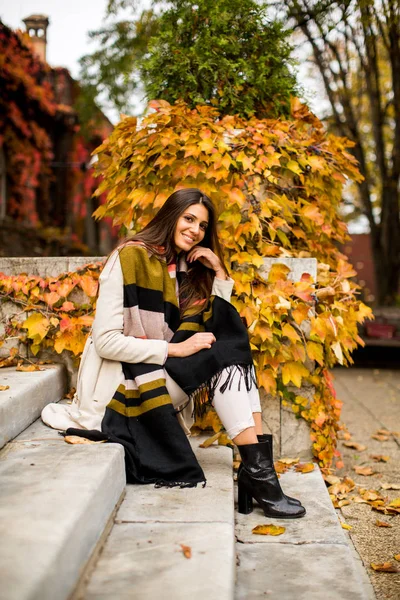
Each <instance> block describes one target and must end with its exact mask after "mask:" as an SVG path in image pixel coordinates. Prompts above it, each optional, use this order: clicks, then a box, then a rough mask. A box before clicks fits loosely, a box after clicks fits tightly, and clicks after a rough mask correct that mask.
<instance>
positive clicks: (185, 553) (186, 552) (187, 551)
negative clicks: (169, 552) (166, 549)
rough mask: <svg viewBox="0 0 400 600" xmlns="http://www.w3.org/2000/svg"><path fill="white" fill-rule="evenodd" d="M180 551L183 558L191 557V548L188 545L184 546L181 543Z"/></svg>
mask: <svg viewBox="0 0 400 600" xmlns="http://www.w3.org/2000/svg"><path fill="white" fill-rule="evenodd" d="M181 548H182V553H183V556H184V557H185V558H192V549H191V547H190V546H185V544H181Z"/></svg>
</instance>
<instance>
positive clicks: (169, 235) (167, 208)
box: [130, 188, 228, 312]
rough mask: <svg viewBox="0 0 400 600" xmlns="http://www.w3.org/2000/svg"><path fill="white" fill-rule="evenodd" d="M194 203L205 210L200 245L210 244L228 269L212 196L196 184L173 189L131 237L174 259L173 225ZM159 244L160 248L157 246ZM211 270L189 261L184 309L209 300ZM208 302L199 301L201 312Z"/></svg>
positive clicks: (184, 284)
mask: <svg viewBox="0 0 400 600" xmlns="http://www.w3.org/2000/svg"><path fill="white" fill-rule="evenodd" d="M193 204H203V205H204V206H205V208H206V209H207V211H208V226H207V229H206V232H205V235H204V238H203V240H202V241H201V246H204V247H205V248H210V249H211V250H212V251H213V252H214V253H215V254H216V255H217V256H218V258H219V259H220V261H221V264H222V267H223V269H224V271H225V273H226V274H227V275H228V271H227V269H226V266H225V264H224V261H223V257H222V250H221V246H220V243H219V240H218V234H217V217H216V214H215V208H214V205H213V203H212V201H211V199H210V198H209V197H208V196H206V194H204V193H203V192H202V191H201V190H199V189H197V188H184V189H181V190H177V191H176V192H173V193H172V194H171V195H170V196H169V197H168V198H167V200H166V201H165V203H164V204H163V206H162V207H161V208H160V210H159V211H158V213H157V214H156V215H155V217H154V218H153V219H152V220H151V221H150V223H149V224H148V225H146V227H145V228H144V229H142V231H140V232H139V233H137V234H136V235H134V236H133V237H131V238H130V240H134V241H140V242H142V243H143V244H144V245H145V246H146V247H147V248H148V249H149V250H150V251H151V252H153V253H155V254H156V255H158V256H160V258H161V257H162V258H165V260H166V261H167V263H168V264H169V263H171V262H173V261H174V260H176V250H175V246H174V233H175V227H176V224H177V222H178V219H179V217H180V216H181V215H182V214H183V213H184V212H185V210H187V208H189V206H191V205H193ZM160 246H161V247H162V248H163V249H162V250H160ZM213 280H214V271H212V270H211V269H208V268H207V267H205V266H204V265H203V264H202V263H201V262H200V261H198V260H196V261H194V262H193V263H191V264H190V265H188V274H187V277H186V278H185V279H184V281H183V282H182V285H181V288H180V294H181V296H182V298H183V299H184V303H183V306H182V308H183V309H184V310H186V309H187V308H189V307H192V306H193V305H196V304H197V303H198V302H199V301H200V302H201V301H202V300H206V301H207V300H208V298H209V297H210V294H211V288H212V283H213ZM206 304H207V302H201V304H198V307H199V308H198V310H196V311H195V312H200V311H201V310H202V309H203V308H205V306H206Z"/></svg>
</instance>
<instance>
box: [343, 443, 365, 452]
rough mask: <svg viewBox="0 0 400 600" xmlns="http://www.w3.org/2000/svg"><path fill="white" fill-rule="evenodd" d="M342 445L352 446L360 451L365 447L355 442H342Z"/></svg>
mask: <svg viewBox="0 0 400 600" xmlns="http://www.w3.org/2000/svg"><path fill="white" fill-rule="evenodd" d="M343 446H346V448H354V450H358V452H362V451H363V450H366V448H367V446H364V445H363V444H357V442H343Z"/></svg>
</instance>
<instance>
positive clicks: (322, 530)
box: [235, 465, 375, 600]
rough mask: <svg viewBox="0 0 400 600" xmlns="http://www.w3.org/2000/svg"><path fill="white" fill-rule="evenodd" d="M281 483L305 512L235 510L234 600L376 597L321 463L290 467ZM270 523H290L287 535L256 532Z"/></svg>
mask: <svg viewBox="0 0 400 600" xmlns="http://www.w3.org/2000/svg"><path fill="white" fill-rule="evenodd" d="M280 482H281V485H282V488H283V490H284V491H285V492H286V493H287V494H288V495H289V496H292V497H295V498H298V499H299V500H301V502H302V504H303V505H304V506H305V507H306V509H307V514H306V515H305V517H303V518H301V519H293V520H287V519H271V518H266V517H265V516H264V513H263V512H262V510H261V508H260V507H258V505H257V504H256V503H255V504H254V511H253V512H252V513H251V514H250V515H240V514H239V513H238V512H237V511H236V536H237V544H236V551H237V554H238V559H239V560H238V564H239V566H238V571H237V586H236V593H235V600H256V599H259V598H262V597H268V598H284V599H285V600H321V599H322V598H323V599H324V600H373V599H374V598H375V595H374V592H373V589H372V586H371V584H370V582H369V578H368V576H367V574H366V572H365V570H364V569H363V567H362V565H361V564H360V562H359V560H357V557H356V556H355V551H354V549H353V548H352V547H351V546H350V544H349V541H348V537H347V536H346V534H345V532H344V530H343V529H342V527H341V524H340V522H339V519H338V516H337V514H336V512H335V509H334V508H333V505H332V502H331V499H330V498H329V494H328V491H327V489H326V485H325V482H324V480H323V478H322V475H321V472H320V470H319V469H318V467H317V465H315V469H314V471H313V472H311V473H305V474H302V473H297V472H295V471H292V470H290V471H287V472H286V473H285V474H283V475H281V478H280ZM268 523H272V524H274V525H280V526H283V527H286V531H285V533H283V534H282V535H280V536H276V537H272V536H263V535H256V534H253V533H252V529H253V528H254V527H255V526H256V525H264V524H268ZM357 556H358V555H357Z"/></svg>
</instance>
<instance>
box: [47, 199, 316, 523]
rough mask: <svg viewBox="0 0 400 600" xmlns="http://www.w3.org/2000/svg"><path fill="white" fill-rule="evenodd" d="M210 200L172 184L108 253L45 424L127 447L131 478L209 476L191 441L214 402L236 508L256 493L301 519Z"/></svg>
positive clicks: (189, 482) (191, 480) (160, 480)
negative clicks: (267, 427) (85, 335)
mask: <svg viewBox="0 0 400 600" xmlns="http://www.w3.org/2000/svg"><path fill="white" fill-rule="evenodd" d="M232 287H233V280H232V279H230V278H229V276H228V273H227V269H226V267H225V265H224V263H223V259H222V252H221V249H220V245H219V242H218V237H217V230H216V216H215V210H214V207H213V204H212V202H211V200H210V199H209V198H208V197H207V196H206V195H205V194H203V193H202V192H201V191H200V190H198V189H194V188H189V189H182V190H178V191H176V192H174V193H173V194H172V195H171V196H170V197H169V198H168V199H167V201H166V202H165V204H164V205H163V207H162V208H161V209H160V211H159V212H158V213H157V214H156V216H155V217H154V219H153V220H152V221H151V222H150V223H149V224H148V225H147V226H146V227H145V228H144V229H143V230H142V231H141V232H140V233H138V234H137V235H135V236H134V237H133V238H131V239H130V240H129V241H128V242H125V243H124V244H122V245H121V246H119V248H118V249H117V250H116V251H114V252H113V253H112V254H111V256H110V257H109V259H108V261H107V262H106V265H105V267H104V269H103V271H102V273H101V276H100V292H99V297H98V301H97V306H96V316H95V320H94V324H93V330H92V335H91V336H90V337H89V339H88V342H87V343H86V346H85V350H84V352H83V355H82V359H81V365H80V369H79V374H78V384H77V394H76V397H75V399H74V402H73V403H72V405H71V406H66V405H60V404H50V405H48V406H47V407H46V408H45V409H44V410H43V412H42V418H43V420H44V422H45V423H47V424H48V425H50V426H51V427H54V428H56V429H62V430H67V433H69V434H78V435H83V436H85V437H90V438H93V439H107V440H108V441H111V442H118V443H121V444H123V445H124V447H125V458H126V471H127V479H128V481H129V482H139V483H150V482H154V483H156V486H165V485H166V486H174V485H179V486H181V487H186V486H194V485H197V483H199V482H203V481H205V478H204V474H203V471H202V469H201V467H200V465H199V464H198V462H197V460H196V458H195V456H194V454H193V452H192V450H191V446H190V444H189V441H188V438H187V434H188V433H189V429H188V427H189V426H190V424H191V423H192V422H193V420H192V415H193V413H194V414H200V413H201V412H202V411H203V410H204V407H205V398H207V397H208V401H209V402H210V401H211V402H212V404H213V406H214V408H215V410H216V412H217V414H218V416H219V418H220V419H221V421H222V423H223V425H224V427H225V429H226V431H227V433H228V435H229V436H230V437H231V439H232V440H233V442H234V443H235V444H236V445H237V447H238V448H239V452H240V455H241V458H242V465H241V469H240V470H239V474H238V487H239V511H240V512H242V513H249V512H251V511H252V500H253V498H254V499H255V500H256V501H257V502H258V503H259V504H260V505H261V507H262V508H263V510H264V513H265V515H266V516H268V517H278V518H297V517H302V516H303V515H304V514H305V509H304V508H303V506H302V505H301V504H300V502H299V501H298V500H296V499H294V498H290V497H288V496H286V495H285V494H284V493H283V491H282V489H281V487H280V484H279V481H278V478H277V475H276V472H275V469H274V465H273V456H272V436H269V435H263V434H262V421H261V406H260V398H259V393H258V389H257V386H256V383H255V376H254V367H253V364H252V358H251V352H250V347H249V341H248V333H247V330H246V328H245V326H244V325H243V323H242V321H241V319H240V317H239V315H238V313H237V311H236V310H235V309H234V307H233V306H232V305H231V304H230V296H231V292H232Z"/></svg>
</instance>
